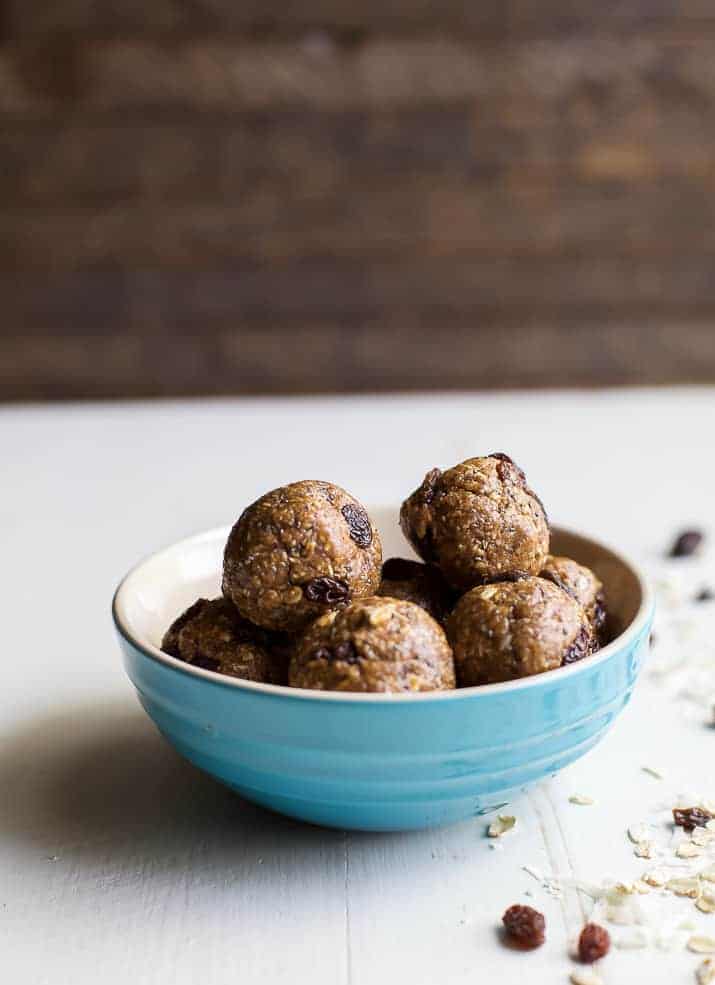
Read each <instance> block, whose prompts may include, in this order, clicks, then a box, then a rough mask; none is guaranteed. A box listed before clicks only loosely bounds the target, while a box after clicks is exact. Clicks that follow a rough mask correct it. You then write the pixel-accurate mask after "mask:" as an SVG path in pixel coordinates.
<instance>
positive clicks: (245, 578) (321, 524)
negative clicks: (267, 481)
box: [223, 480, 382, 631]
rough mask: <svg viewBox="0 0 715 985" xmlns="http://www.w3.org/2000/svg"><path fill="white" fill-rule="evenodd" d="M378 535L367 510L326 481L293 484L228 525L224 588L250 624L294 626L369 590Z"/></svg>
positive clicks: (376, 567)
mask: <svg viewBox="0 0 715 985" xmlns="http://www.w3.org/2000/svg"><path fill="white" fill-rule="evenodd" d="M381 564H382V548H381V546H380V536H379V534H378V532H377V530H376V529H375V527H374V526H373V524H372V522H371V520H370V518H369V516H368V515H367V512H366V511H365V509H364V508H363V507H362V506H361V505H360V503H358V501H357V500H356V499H353V497H352V496H350V495H349V493H347V492H345V490H344V489H341V488H340V487H339V486H334V485H332V484H331V483H329V482H318V481H312V480H307V481H304V482H294V483H292V484H291V485H289V486H282V487H281V488H280V489H274V490H273V491H272V492H269V493H266V495H265V496H262V497H261V498H260V499H259V500H257V501H256V502H255V503H253V504H252V505H251V506H249V507H248V509H247V510H245V511H244V513H243V514H242V515H241V517H240V518H239V520H238V522H237V523H236V525H235V526H234V528H233V530H232V531H231V533H230V535H229V538H228V542H227V543H226V550H225V552H224V562H223V593H224V595H226V596H227V597H228V598H230V599H231V600H232V601H233V602H234V603H235V605H236V607H237V608H238V610H239V612H240V613H241V614H242V615H243V616H245V617H246V619H250V621H251V622H253V623H256V624H257V625H259V626H265V627H266V628H267V629H278V630H288V631H293V630H294V631H298V630H301V629H303V628H304V627H305V626H306V625H307V624H308V623H310V622H312V621H313V620H314V619H316V618H317V617H318V616H319V615H321V614H322V613H323V612H326V611H327V610H329V609H333V608H335V607H338V606H343V605H347V604H348V603H349V602H350V601H351V600H352V599H355V598H361V597H363V596H366V595H374V593H375V592H376V591H377V588H378V585H379V584H380V565H381Z"/></svg>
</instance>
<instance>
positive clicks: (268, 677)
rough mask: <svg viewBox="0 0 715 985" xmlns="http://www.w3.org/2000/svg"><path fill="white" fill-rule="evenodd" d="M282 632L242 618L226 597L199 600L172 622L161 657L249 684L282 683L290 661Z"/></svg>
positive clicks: (163, 644)
mask: <svg viewBox="0 0 715 985" xmlns="http://www.w3.org/2000/svg"><path fill="white" fill-rule="evenodd" d="M283 647H285V640H284V639H283V638H282V634H271V633H267V632H266V631H265V630H262V629H259V628H258V627H257V626H252V625H251V623H249V622H247V620H245V619H243V618H242V617H241V615H240V614H239V612H238V610H237V609H236V607H235V605H234V604H233V603H232V602H230V601H229V600H228V599H225V598H219V599H213V600H211V601H209V599H198V601H196V602H194V604H193V605H192V606H190V607H189V608H188V609H187V610H186V612H184V613H183V614H182V615H180V616H179V618H178V619H176V620H175V621H174V622H173V623H172V624H171V626H170V627H169V629H168V630H167V632H166V634H165V636H164V639H163V640H162V643H161V648H162V650H164V652H165V653H168V654H170V655H171V656H172V657H177V658H178V659H179V660H185V661H186V663H190V664H193V665H194V667H203V668H204V670H214V671H216V672H217V673H219V674H228V675H229V677H241V678H243V679H244V680H247V681H261V682H264V683H268V684H282V683H284V682H285V679H286V677H287V673H286V668H287V664H288V659H287V657H286V655H285V652H284V650H283Z"/></svg>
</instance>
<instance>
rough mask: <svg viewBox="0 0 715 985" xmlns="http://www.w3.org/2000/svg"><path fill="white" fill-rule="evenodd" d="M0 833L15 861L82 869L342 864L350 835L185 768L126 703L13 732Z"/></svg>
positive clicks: (3, 767) (2, 781)
mask: <svg viewBox="0 0 715 985" xmlns="http://www.w3.org/2000/svg"><path fill="white" fill-rule="evenodd" d="M0 788H1V789H2V790H3V793H4V797H3V801H4V803H3V805H2V808H1V809H0V837H1V838H2V840H3V843H4V844H5V846H6V847H8V848H9V847H10V846H12V850H13V851H14V852H15V853H16V854H23V853H24V854H27V853H30V854H31V855H33V856H35V857H41V858H45V859H47V860H48V861H58V862H59V861H63V860H69V859H71V860H72V862H73V863H75V864H77V865H79V866H80V868H81V869H82V871H83V872H85V873H86V872H87V871H90V872H91V871H93V870H95V871H96V870H101V871H102V872H104V873H105V874H106V871H107V867H108V866H109V865H111V867H112V868H113V869H123V870H141V871H142V873H143V874H146V873H147V872H149V873H150V874H151V875H152V876H156V875H157V874H163V875H165V874H166V873H168V872H171V871H172V870H176V871H185V870H186V869H187V867H191V868H194V867H195V866H196V865H197V864H199V863H200V865H201V867H202V870H203V871H205V872H207V873H211V872H214V873H215V874H217V875H218V874H220V873H222V872H224V873H225V872H226V871H227V867H231V870H232V871H233V872H234V874H235V875H238V874H240V871H241V869H242V868H244V867H246V866H248V867H250V868H253V866H254V865H256V864H262V863H263V862H264V860H265V861H266V862H268V863H274V864H279V865H281V866H288V867H290V868H291V870H293V874H294V875H295V871H294V870H296V869H298V870H300V869H301V868H303V867H305V868H307V869H310V868H311V867H312V866H314V865H316V864H325V863H326V861H327V860H328V858H329V857H330V855H331V854H334V855H335V861H337V860H338V859H341V858H342V856H343V852H344V834H343V833H342V832H340V831H330V830H324V829H320V828H317V827H313V826H311V825H307V824H304V823H301V822H298V821H294V820H291V819H290V818H286V817H282V816H281V815H278V814H273V813H270V812H269V811H266V810H264V809H262V808H260V807H257V806H255V805H253V804H250V803H249V802H247V801H245V800H243V799H242V798H240V797H239V796H238V795H237V794H235V793H233V792H232V791H229V790H228V789H226V788H224V787H222V786H221V785H220V784H219V783H217V782H216V781H214V780H212V779H211V778H209V777H208V776H205V775H204V774H202V773H201V772H200V771H199V770H197V769H196V768H195V767H193V766H191V765H190V764H189V763H187V762H185V761H184V760H183V759H181V758H180V757H179V755H178V754H177V753H176V752H174V750H173V749H171V747H170V746H169V745H168V744H167V743H166V742H165V740H163V739H162V737H161V736H160V735H159V734H158V733H157V732H156V731H155V729H154V728H153V726H152V725H151V724H150V723H149V722H148V721H147V719H146V718H145V716H144V714H143V712H142V711H141V710H140V709H139V708H138V707H133V706H132V704H131V702H129V701H126V700H124V701H121V702H113V703H106V704H104V705H100V706H97V705H78V706H76V707H74V708H70V709H68V710H66V711H62V712H59V713H55V714H49V715H43V716H40V717H37V718H34V719H32V720H31V721H29V722H28V723H25V724H23V725H22V726H21V727H20V728H18V729H17V730H16V731H15V732H13V733H10V734H9V735H7V734H6V736H5V737H4V741H3V743H2V747H1V749H0Z"/></svg>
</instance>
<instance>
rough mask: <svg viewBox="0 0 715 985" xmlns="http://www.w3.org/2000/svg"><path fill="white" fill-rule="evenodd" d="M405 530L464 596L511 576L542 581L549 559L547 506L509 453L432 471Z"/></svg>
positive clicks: (405, 508) (413, 500)
mask: <svg viewBox="0 0 715 985" xmlns="http://www.w3.org/2000/svg"><path fill="white" fill-rule="evenodd" d="M400 526H401V527H402V531H403V533H404V534H405V536H406V537H407V539H408V540H409V541H410V543H411V544H412V545H413V546H414V548H415V550H416V551H417V553H418V554H419V555H420V557H421V558H423V559H424V560H425V561H427V562H430V563H433V564H436V565H437V566H438V567H439V568H440V570H441V571H442V573H443V574H444V576H445V578H446V579H447V581H448V582H449V583H450V585H452V587H453V588H457V589H461V590H464V591H466V590H467V589H469V588H473V587H474V586H475V585H481V584H484V583H485V582H489V581H493V580H495V579H497V578H499V577H500V576H502V575H505V574H511V573H515V572H519V573H523V574H533V575H535V574H538V572H539V571H540V570H541V568H542V566H543V564H544V561H545V560H546V556H547V554H548V552H549V525H548V520H547V518H546V513H545V511H544V508H543V506H542V505H541V501H540V500H539V498H538V497H537V496H536V495H535V493H533V492H532V491H531V489H529V487H528V486H527V484H526V478H525V476H524V473H523V472H522V471H521V469H520V468H519V467H518V466H517V465H515V464H514V462H512V460H511V459H510V458H509V456H508V455H504V454H502V453H501V452H497V453H495V454H493V455H487V456H486V457H483V458H469V459H467V461H466V462H462V463H461V464H460V465H455V466H454V468H451V469H448V470H447V471H446V472H441V471H440V470H439V469H432V471H431V472H428V473H427V475H426V476H425V478H424V480H423V482H422V485H421V486H420V487H419V489H417V490H416V491H415V492H413V493H412V495H411V496H410V497H409V498H408V499H406V500H405V502H404V503H403V504H402V509H401V511H400Z"/></svg>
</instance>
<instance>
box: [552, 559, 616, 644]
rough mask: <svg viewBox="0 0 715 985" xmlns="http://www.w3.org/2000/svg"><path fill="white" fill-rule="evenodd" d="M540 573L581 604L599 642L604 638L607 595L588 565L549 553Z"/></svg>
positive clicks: (601, 642)
mask: <svg viewBox="0 0 715 985" xmlns="http://www.w3.org/2000/svg"><path fill="white" fill-rule="evenodd" d="M540 575H541V577H542V578H547V579H548V580H549V581H552V582H553V583H554V584H555V585H558V586H559V587H560V588H563V589H564V591H566V592H568V593H569V595H573V597H574V598H575V599H576V601H577V602H580V603H581V605H582V606H583V608H584V610H585V612H586V615H587V616H588V618H589V619H590V621H591V625H592V626H593V632H594V636H595V637H596V639H597V640H598V642H599V643H600V644H603V643H605V641H606V618H607V610H606V598H605V595H604V591H603V585H602V583H601V582H600V580H599V579H598V578H597V577H596V575H595V574H594V573H593V571H591V569H590V568H587V567H585V565H583V564H579V563H578V561H574V560H572V559H571V558H570V557H554V555H553V554H550V555H549V556H548V557H547V559H546V564H545V565H544V567H543V568H542V570H541V572H540Z"/></svg>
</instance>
